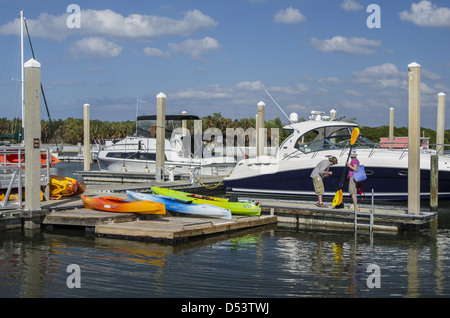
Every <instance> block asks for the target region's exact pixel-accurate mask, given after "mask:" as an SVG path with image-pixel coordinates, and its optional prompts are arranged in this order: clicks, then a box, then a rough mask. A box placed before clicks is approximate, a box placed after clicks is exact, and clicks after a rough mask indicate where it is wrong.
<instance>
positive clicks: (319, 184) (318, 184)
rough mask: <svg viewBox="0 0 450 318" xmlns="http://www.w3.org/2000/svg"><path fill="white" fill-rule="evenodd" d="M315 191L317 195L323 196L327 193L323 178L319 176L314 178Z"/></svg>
mask: <svg viewBox="0 0 450 318" xmlns="http://www.w3.org/2000/svg"><path fill="white" fill-rule="evenodd" d="M312 179H313V184H314V191H315V192H316V194H317V195H321V194H324V193H325V187H324V186H323V181H322V178H321V177H319V176H317V177H313V178H312Z"/></svg>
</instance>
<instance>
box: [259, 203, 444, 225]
mask: <svg viewBox="0 0 450 318" xmlns="http://www.w3.org/2000/svg"><path fill="white" fill-rule="evenodd" d="M260 204H261V208H262V212H265V213H270V214H274V215H277V217H278V222H282V223H291V224H295V225H296V226H299V227H301V226H318V227H327V228H334V229H344V230H354V229H363V230H372V231H374V232H397V231H403V230H408V229H420V228H422V227H425V226H427V225H429V223H430V222H432V221H433V220H435V219H436V218H437V213H436V212H421V213H420V214H419V215H415V214H410V213H408V211H407V210H406V209H405V208H393V207H389V208H388V207H380V206H373V207H361V206H360V209H359V211H358V213H357V215H356V218H355V212H354V211H353V210H350V209H348V208H342V209H337V208H333V207H328V208H319V207H317V206H316V205H315V202H311V203H297V202H295V201H273V200H262V201H260ZM355 221H356V223H357V224H356V227H355Z"/></svg>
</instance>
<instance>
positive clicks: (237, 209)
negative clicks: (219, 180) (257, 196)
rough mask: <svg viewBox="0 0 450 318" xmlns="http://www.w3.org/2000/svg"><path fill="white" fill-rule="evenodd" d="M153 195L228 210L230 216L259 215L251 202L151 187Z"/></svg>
mask: <svg viewBox="0 0 450 318" xmlns="http://www.w3.org/2000/svg"><path fill="white" fill-rule="evenodd" d="M151 189H152V192H153V193H154V194H159V195H165V196H168V197H172V198H176V199H180V200H192V202H194V203H196V204H210V205H214V206H218V207H222V208H225V209H227V210H230V211H231V213H232V214H243V215H260V214H261V207H260V206H259V204H257V203H255V202H251V201H238V202H230V201H229V200H228V199H226V198H218V197H210V196H205V195H196V194H193V193H187V192H182V191H177V190H172V189H167V188H161V187H152V188H151Z"/></svg>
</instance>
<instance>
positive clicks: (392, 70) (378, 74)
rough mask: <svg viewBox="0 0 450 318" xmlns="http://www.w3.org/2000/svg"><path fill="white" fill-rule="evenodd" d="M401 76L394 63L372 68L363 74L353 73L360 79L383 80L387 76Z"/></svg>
mask: <svg viewBox="0 0 450 318" xmlns="http://www.w3.org/2000/svg"><path fill="white" fill-rule="evenodd" d="M398 74H400V71H399V70H398V68H397V66H395V65H394V64H392V63H385V64H381V65H377V66H371V67H368V68H366V69H364V70H363V71H361V72H353V75H355V76H358V77H373V78H382V77H386V76H397V75H398Z"/></svg>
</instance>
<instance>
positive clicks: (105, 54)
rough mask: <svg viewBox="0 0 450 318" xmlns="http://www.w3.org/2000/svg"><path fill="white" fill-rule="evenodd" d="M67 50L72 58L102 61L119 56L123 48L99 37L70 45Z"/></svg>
mask: <svg viewBox="0 0 450 318" xmlns="http://www.w3.org/2000/svg"><path fill="white" fill-rule="evenodd" d="M69 50H70V52H71V53H72V55H73V56H74V58H80V57H84V58H88V59H104V58H112V57H117V56H119V55H120V54H122V50H123V47H121V46H120V45H117V44H115V43H113V42H110V41H107V40H105V39H104V38H101V37H89V38H85V39H82V40H79V41H76V42H74V43H72V45H71V46H70V48H69Z"/></svg>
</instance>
